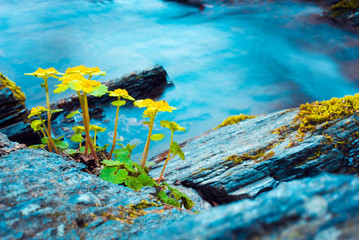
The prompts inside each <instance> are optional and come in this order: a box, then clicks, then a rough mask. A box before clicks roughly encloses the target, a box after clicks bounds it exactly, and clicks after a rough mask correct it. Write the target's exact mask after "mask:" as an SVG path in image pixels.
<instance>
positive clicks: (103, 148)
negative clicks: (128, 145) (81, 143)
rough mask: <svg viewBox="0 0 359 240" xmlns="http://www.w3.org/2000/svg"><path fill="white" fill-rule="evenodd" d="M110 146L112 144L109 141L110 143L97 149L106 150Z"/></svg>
mask: <svg viewBox="0 0 359 240" xmlns="http://www.w3.org/2000/svg"><path fill="white" fill-rule="evenodd" d="M108 146H110V144H109V143H108V144H105V145H103V146H102V147H99V148H98V149H97V152H99V151H104V150H106V149H107V148H108Z"/></svg>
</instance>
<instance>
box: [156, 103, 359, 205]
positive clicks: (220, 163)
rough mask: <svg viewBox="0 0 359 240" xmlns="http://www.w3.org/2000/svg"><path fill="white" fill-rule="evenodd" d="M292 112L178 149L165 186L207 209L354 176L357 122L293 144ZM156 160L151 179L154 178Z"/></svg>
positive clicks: (358, 164)
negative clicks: (177, 187)
mask: <svg viewBox="0 0 359 240" xmlns="http://www.w3.org/2000/svg"><path fill="white" fill-rule="evenodd" d="M298 111H299V110H298V109H292V110H285V111H279V112H275V113H272V114H268V115H266V116H258V117H256V118H254V119H249V120H245V121H242V122H240V123H238V124H235V125H230V126H226V127H222V128H219V129H216V130H212V131H209V132H207V133H205V134H204V135H202V136H199V137H197V138H195V139H193V140H190V141H187V142H185V143H183V144H182V146H183V148H182V150H183V152H184V153H185V155H186V160H184V161H183V160H181V159H180V158H178V157H175V158H173V159H172V160H171V161H170V162H169V163H168V165H167V167H166V172H165V178H166V181H168V182H169V183H180V184H181V185H182V186H184V187H191V188H193V189H195V190H196V191H197V192H198V193H199V194H200V195H201V196H202V197H203V198H204V199H206V200H207V201H208V202H210V203H211V204H212V205H217V204H226V203H230V202H233V201H237V200H241V199H253V198H255V197H257V196H259V195H261V194H263V193H264V192H267V191H270V190H272V189H275V188H277V187H278V186H279V185H280V184H281V183H283V182H288V181H292V180H295V179H301V178H307V177H313V176H316V175H318V174H320V173H323V172H325V173H341V174H343V173H344V174H356V173H357V172H359V157H358V155H357V154H356V153H357V152H358V150H357V149H358V148H359V145H358V143H359V141H358V140H357V138H358V133H357V132H359V127H358V120H359V118H358V116H356V115H352V116H351V117H347V118H344V119H338V120H336V121H333V122H330V123H328V124H322V125H318V126H317V127H316V130H315V131H311V132H307V133H306V134H305V136H304V137H303V139H302V140H299V141H298V132H297V130H296V129H295V128H294V127H293V120H294V118H295V117H296V116H297V114H298ZM164 155H165V154H161V155H159V156H157V157H154V158H153V159H151V161H154V162H157V164H156V165H154V166H153V167H152V170H151V172H150V173H151V175H152V176H159V175H160V171H161V170H162V166H163V163H164V161H163V160H164V159H163V157H162V156H164Z"/></svg>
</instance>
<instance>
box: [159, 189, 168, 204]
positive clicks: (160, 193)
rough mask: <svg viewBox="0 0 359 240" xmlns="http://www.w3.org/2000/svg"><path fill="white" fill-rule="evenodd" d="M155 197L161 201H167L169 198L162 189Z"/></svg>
mask: <svg viewBox="0 0 359 240" xmlns="http://www.w3.org/2000/svg"><path fill="white" fill-rule="evenodd" d="M157 197H158V198H159V199H161V200H162V201H163V202H167V201H168V200H169V199H170V198H169V197H168V196H167V194H166V192H165V191H164V190H162V191H161V192H159V193H157Z"/></svg>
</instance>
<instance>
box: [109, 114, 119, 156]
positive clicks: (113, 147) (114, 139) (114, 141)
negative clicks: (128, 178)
mask: <svg viewBox="0 0 359 240" xmlns="http://www.w3.org/2000/svg"><path fill="white" fill-rule="evenodd" d="M119 112H120V107H117V110H116V118H115V129H114V130H113V141H112V147H111V151H110V154H109V155H108V157H107V159H108V160H110V159H111V157H112V153H113V150H114V149H115V146H116V134H117V123H118V113H119Z"/></svg>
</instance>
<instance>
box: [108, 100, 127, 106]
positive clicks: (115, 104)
mask: <svg viewBox="0 0 359 240" xmlns="http://www.w3.org/2000/svg"><path fill="white" fill-rule="evenodd" d="M111 104H112V105H114V106H116V107H121V106H123V105H125V104H126V101H125V100H116V101H113V102H112V103H111Z"/></svg>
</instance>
